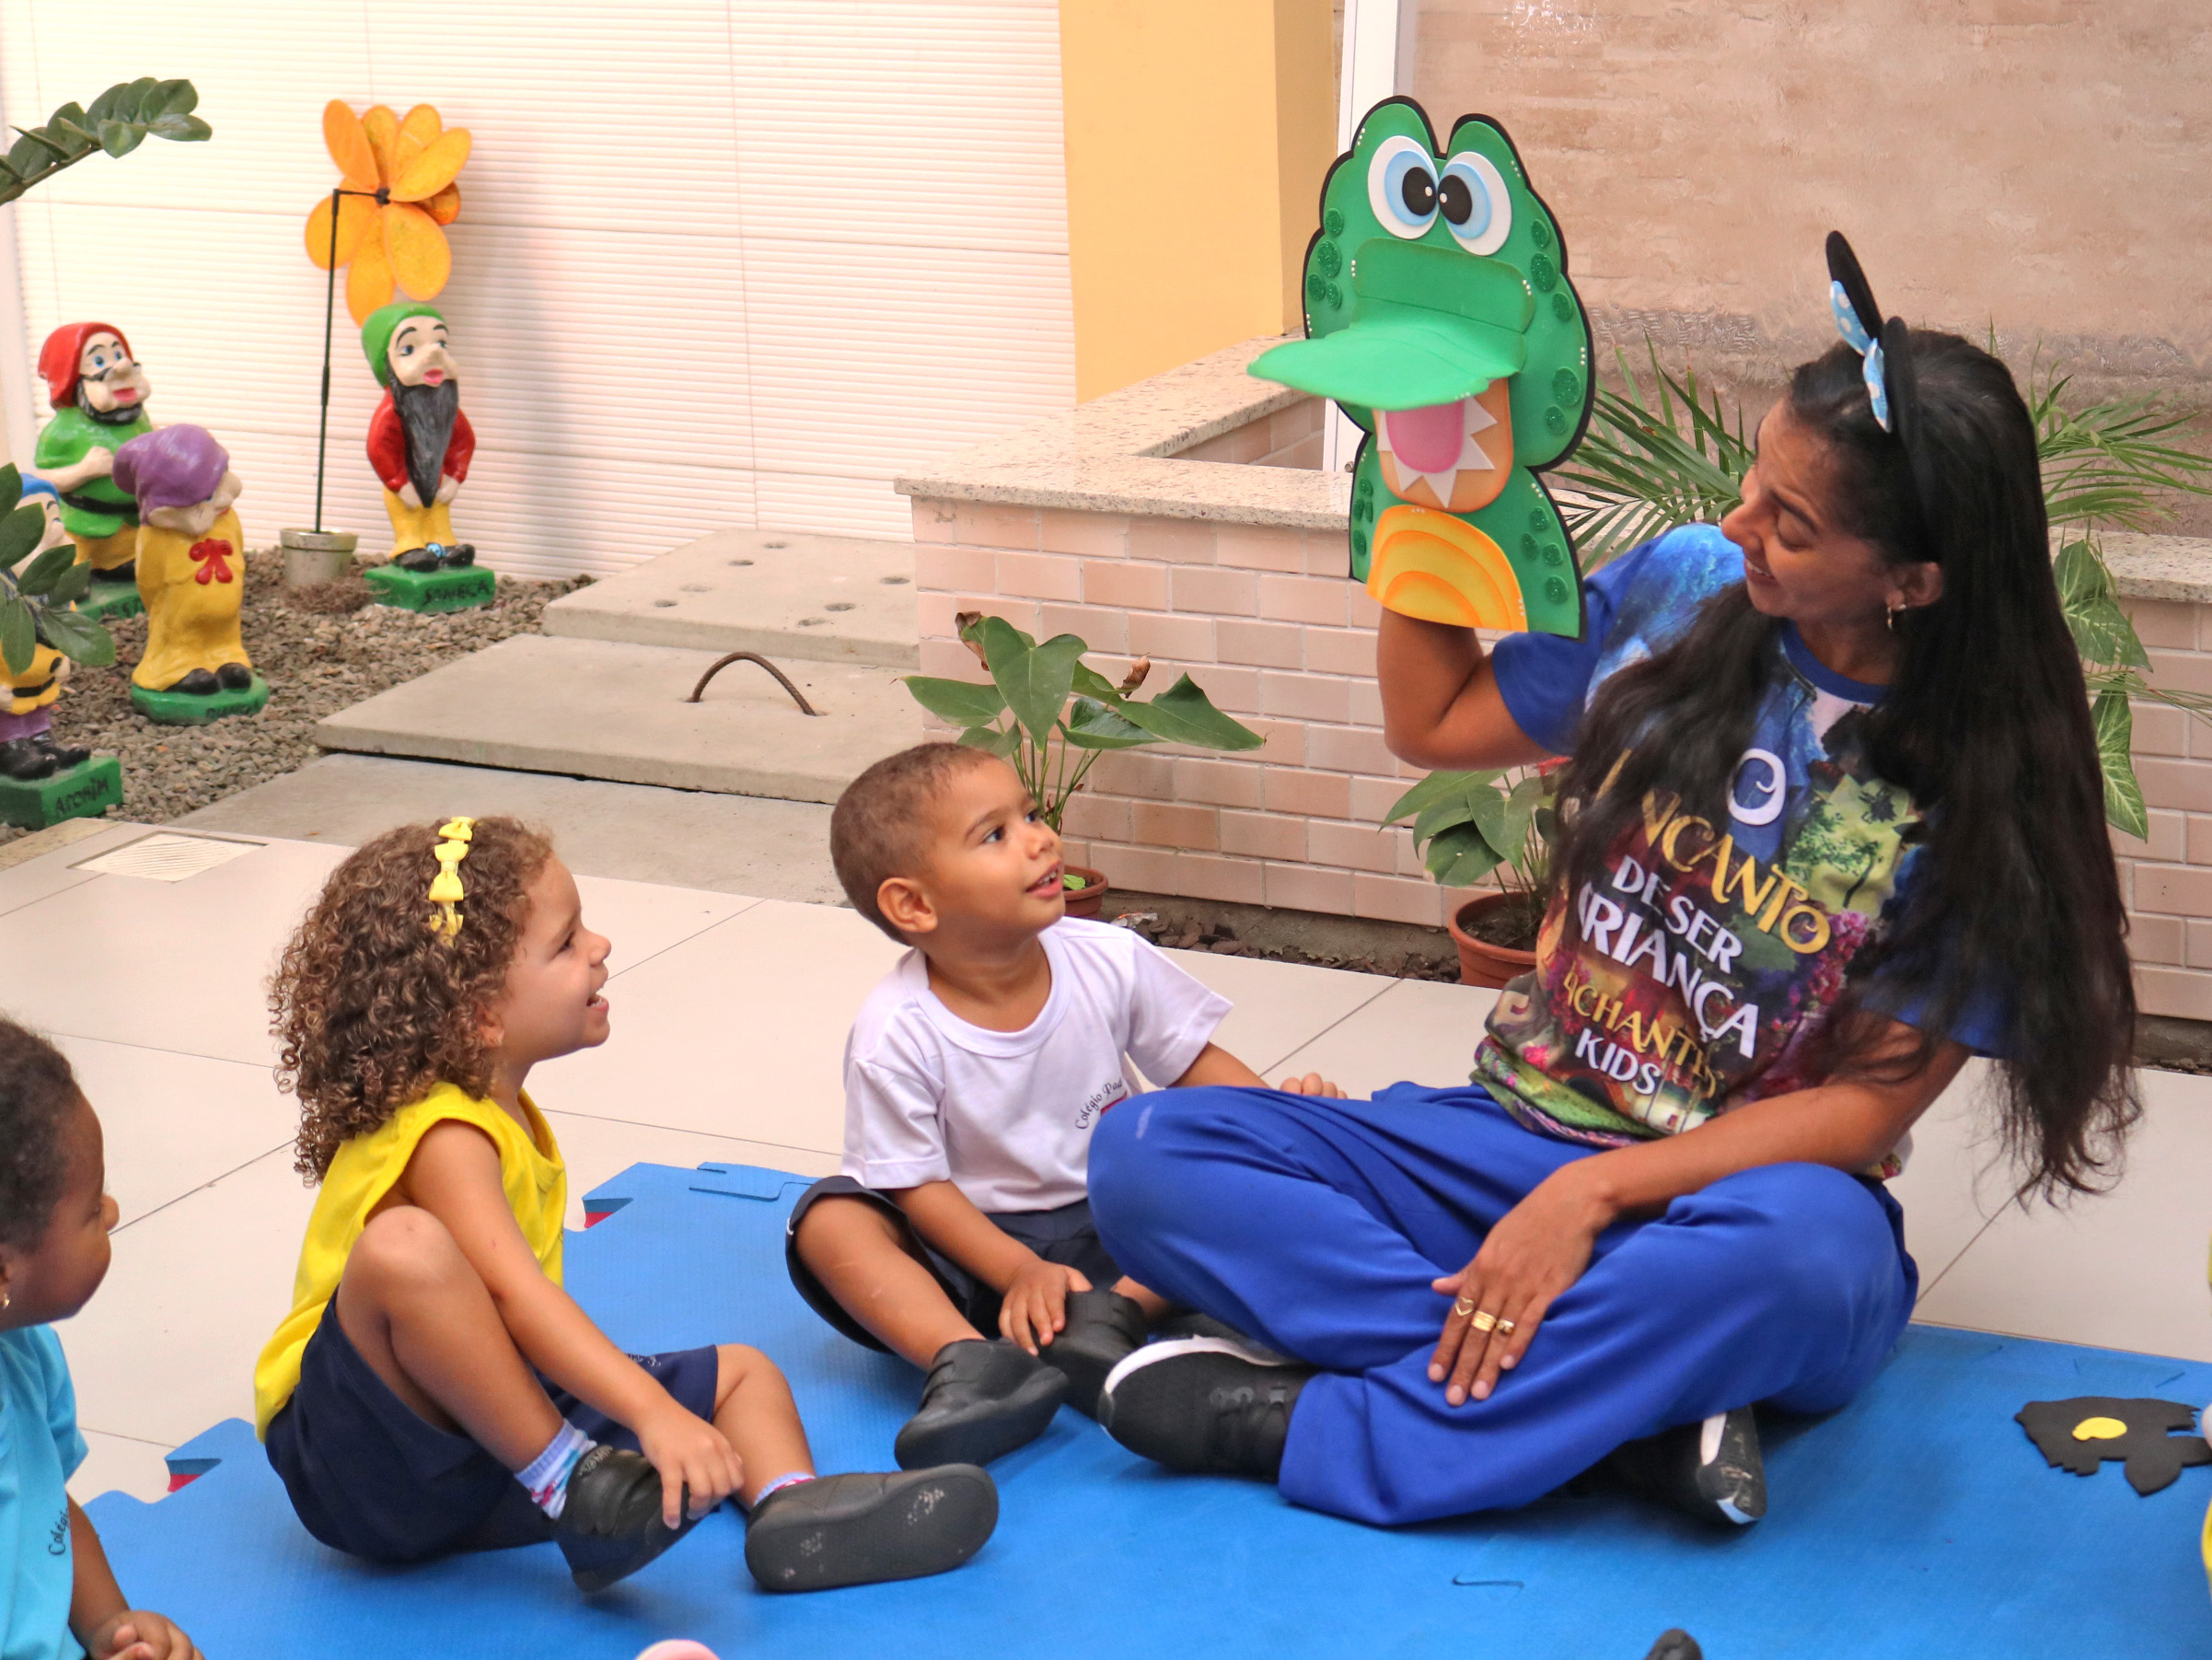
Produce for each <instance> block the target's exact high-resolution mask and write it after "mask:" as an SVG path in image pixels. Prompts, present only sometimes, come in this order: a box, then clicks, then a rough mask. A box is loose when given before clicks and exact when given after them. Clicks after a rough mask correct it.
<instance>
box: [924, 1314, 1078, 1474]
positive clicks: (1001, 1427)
mask: <svg viewBox="0 0 2212 1660" xmlns="http://www.w3.org/2000/svg"><path fill="white" fill-rule="evenodd" d="M1067 1398H1068V1379H1067V1375H1066V1374H1065V1373H1062V1372H1060V1371H1057V1370H1055V1369H1054V1368H1053V1367H1051V1366H1048V1365H1047V1364H1045V1363H1044V1362H1043V1361H1041V1360H1038V1359H1037V1358H1036V1357H1035V1356H1034V1355H1031V1354H1029V1353H1027V1352H1025V1351H1023V1350H1021V1349H1017V1348H1015V1347H1014V1346H1013V1344H1012V1343H1010V1342H1008V1341H1006V1340H1005V1339H1004V1338H995V1339H993V1340H991V1341H989V1342H986V1341H983V1340H982V1339H980V1338H972V1337H971V1338H967V1339H964V1340H963V1341H959V1342H956V1343H947V1344H945V1345H944V1348H942V1349H940V1350H938V1351H937V1358H936V1360H935V1361H934V1362H933V1363H932V1364H931V1366H930V1375H929V1376H928V1377H927V1378H926V1379H924V1380H923V1382H922V1386H921V1408H920V1410H917V1411H916V1412H915V1414H914V1415H913V1417H911V1418H909V1419H908V1420H907V1422H906V1424H905V1427H904V1428H902V1429H901V1430H900V1431H899V1432H898V1440H897V1441H895V1442H893V1443H892V1445H891V1451H892V1456H893V1457H896V1458H897V1459H898V1468H901V1469H925V1468H930V1467H932V1466H934V1465H940V1464H989V1463H990V1461H991V1460H992V1459H994V1458H1002V1457H1005V1456H1006V1455H1007V1454H1008V1453H1011V1452H1012V1451H1013V1450H1014V1448H1016V1447H1017V1446H1027V1445H1029V1444H1030V1443H1031V1442H1032V1441H1035V1440H1036V1439H1037V1437H1038V1436H1039V1435H1041V1434H1044V1433H1045V1426H1046V1425H1047V1424H1048V1423H1050V1422H1052V1414H1053V1413H1055V1412H1057V1411H1059V1410H1060V1402H1061V1401H1063V1400H1065V1399H1067Z"/></svg>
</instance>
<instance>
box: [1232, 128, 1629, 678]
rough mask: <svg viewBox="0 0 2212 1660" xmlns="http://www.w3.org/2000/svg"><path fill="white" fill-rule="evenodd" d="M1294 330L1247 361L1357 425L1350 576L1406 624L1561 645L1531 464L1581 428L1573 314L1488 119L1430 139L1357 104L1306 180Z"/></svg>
mask: <svg viewBox="0 0 2212 1660" xmlns="http://www.w3.org/2000/svg"><path fill="white" fill-rule="evenodd" d="M1305 331H1306V338H1305V339H1304V340H1301V341H1292V342H1289V343H1287V344H1284V345H1280V346H1277V347H1275V348H1274V349H1273V350H1272V351H1269V352H1268V353H1265V354H1262V355H1261V356H1260V357H1259V358H1258V359H1257V361H1256V362H1255V363H1254V364H1253V365H1252V369H1251V372H1252V373H1253V374H1255V375H1257V376H1258V377H1260V378H1261V379H1263V380H1275V381H1280V382H1281V383H1282V384H1283V385H1285V386H1292V387H1296V388H1297V389H1299V390H1300V391H1304V392H1313V393H1315V394H1318V395H1319V396H1321V397H1325V398H1333V399H1334V400H1336V401H1337V403H1338V405H1339V406H1340V407H1341V408H1342V409H1343V411H1344V412H1345V414H1346V415H1348V416H1349V417H1350V418H1351V420H1352V421H1353V422H1355V423H1356V424H1358V425H1359V426H1360V427H1361V430H1362V431H1364V432H1365V433H1366V434H1367V437H1366V439H1365V441H1363V442H1362V443H1361V446H1360V459H1359V461H1358V464H1357V465H1356V466H1355V467H1354V469H1353V472H1352V507H1351V571H1352V575H1353V576H1354V577H1356V578H1358V579H1360V580H1362V581H1364V582H1365V583H1366V585H1367V591H1368V592H1369V593H1371V594H1372V595H1373V596H1374V597H1375V598H1376V599H1377V600H1379V601H1380V602H1381V603H1382V604H1383V605H1384V606H1385V607H1386V608H1388V609H1391V610H1394V611H1399V612H1402V613H1404V614H1405V615H1407V616H1409V617H1421V618H1426V619H1428V620H1430V621H1436V622H1452V623H1458V624H1462V625H1466V626H1473V627H1479V628H1494V629H1507V630H1515V631H1525V632H1533V633H1551V634H1566V635H1569V636H1580V635H1581V632H1582V596H1581V582H1580V581H1579V580H1577V575H1576V571H1575V562H1574V542H1573V540H1572V539H1571V538H1569V535H1568V533H1567V526H1566V524H1565V522H1564V521H1563V520H1562V519H1561V518H1560V517H1559V510H1558V507H1557V506H1555V505H1553V503H1552V499H1551V495H1550V493H1549V492H1547V491H1546V489H1545V488H1544V483H1543V481H1542V480H1540V479H1539V478H1537V476H1536V471H1537V470H1538V469H1540V468H1546V467H1551V466H1555V465H1557V464H1558V462H1559V461H1560V460H1561V459H1563V458H1564V457H1565V456H1566V455H1567V453H1568V452H1569V450H1571V449H1572V448H1573V447H1575V445H1576V444H1577V443H1578V442H1579V441H1580V440H1581V436H1582V428H1583V426H1584V425H1585V424H1587V423H1588V421H1589V419H1590V406H1591V402H1592V398H1593V397H1594V395H1595V392H1594V389H1593V387H1592V380H1591V373H1590V324H1589V321H1588V319H1586V318H1585V317H1584V316H1583V314H1582V308H1581V302H1580V301H1579V300H1578V299H1577V298H1576V296H1575V291H1574V284H1571V283H1569V281H1568V280H1567V242H1566V239H1565V238H1563V237H1561V236H1560V234H1559V227H1558V224H1557V223H1555V222H1554V220H1553V219H1552V216H1551V211H1550V210H1549V209H1548V208H1546V206H1545V205H1544V200H1543V198H1542V197H1540V196H1538V195H1537V194H1536V192H1535V191H1534V190H1533V189H1531V188H1530V186H1529V182H1528V175H1527V173H1526V171H1525V170H1524V169H1523V167H1522V165H1521V156H1520V153H1519V152H1518V151H1516V150H1515V149H1514V148H1513V141H1512V140H1511V139H1510V138H1508V137H1507V136H1506V133H1505V129H1504V128H1503V127H1501V126H1500V125H1499V124H1498V123H1497V122H1494V121H1491V120H1490V119H1488V117H1487V116H1481V115H1469V116H1464V117H1462V118H1461V120H1460V122H1459V123H1458V124H1457V125H1456V126H1454V127H1453V129H1452V142H1451V144H1450V145H1449V146H1448V147H1447V148H1445V149H1442V150H1439V149H1438V148H1437V144H1436V138H1435V135H1434V132H1433V129H1431V128H1430V124H1429V117H1428V116H1427V115H1426V114H1425V113H1424V112H1423V111H1422V110H1421V107H1420V106H1419V104H1417V103H1415V102H1414V101H1413V100H1412V99H1406V98H1394V99H1384V101H1383V102H1382V103H1379V104H1377V105H1376V106H1375V107H1374V108H1373V109H1372V110H1369V111H1368V112H1367V116H1366V119H1365V120H1363V121H1362V122H1361V123H1360V132H1359V136H1358V137H1357V138H1355V139H1354V140H1353V142H1352V147H1351V149H1350V150H1349V152H1348V153H1347V154H1345V155H1343V156H1339V157H1338V158H1337V162H1336V165H1335V166H1334V167H1332V168H1330V169H1329V174H1328V178H1327V180H1326V181H1325V182H1324V183H1323V185H1322V187H1321V228H1320V229H1319V230H1317V231H1315V232H1314V239H1313V242H1312V243H1311V244H1310V245H1309V246H1308V247H1307V249H1306V256H1305Z"/></svg>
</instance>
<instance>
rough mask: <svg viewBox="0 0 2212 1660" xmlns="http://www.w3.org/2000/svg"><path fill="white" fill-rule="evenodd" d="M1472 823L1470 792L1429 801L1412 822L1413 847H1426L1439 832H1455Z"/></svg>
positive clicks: (1457, 793)
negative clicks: (1460, 827)
mask: <svg viewBox="0 0 2212 1660" xmlns="http://www.w3.org/2000/svg"><path fill="white" fill-rule="evenodd" d="M1474 822H1475V804H1474V801H1473V800H1472V799H1471V792H1469V791H1467V790H1455V791H1453V793H1452V794H1451V795H1446V796H1444V797H1443V798H1442V800H1441V801H1431V802H1430V804H1429V805H1428V806H1427V807H1423V808H1422V809H1421V812H1420V817H1419V818H1416V819H1415V820H1414V821H1413V845H1414V846H1415V847H1417V848H1418V847H1426V846H1427V845H1428V844H1429V843H1430V842H1432V841H1433V840H1435V838H1436V837H1437V835H1438V834H1439V833H1440V832H1441V831H1443V830H1456V829H1457V828H1458V827H1459V826H1461V825H1463V824H1473V823H1474ZM1477 833H1479V830H1478V831H1477Z"/></svg>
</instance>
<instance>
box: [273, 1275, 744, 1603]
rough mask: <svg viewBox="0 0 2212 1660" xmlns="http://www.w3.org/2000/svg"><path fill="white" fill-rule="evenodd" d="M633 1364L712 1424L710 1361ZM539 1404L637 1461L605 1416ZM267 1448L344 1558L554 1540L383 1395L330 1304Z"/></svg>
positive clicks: (462, 1447) (460, 1448) (302, 1509)
mask: <svg viewBox="0 0 2212 1660" xmlns="http://www.w3.org/2000/svg"><path fill="white" fill-rule="evenodd" d="M631 1359H632V1360H634V1361H636V1362H637V1364H639V1365H641V1366H643V1367H644V1368H645V1370H646V1371H647V1372H649V1373H651V1374H652V1375H653V1376H654V1380H655V1381H656V1382H658V1383H659V1384H660V1386H661V1387H663V1388H665V1389H666V1390H667V1391H668V1393H669V1394H671V1395H673V1396H674V1397H675V1398H676V1399H677V1401H679V1402H680V1403H682V1405H683V1406H684V1407H685V1408H687V1409H688V1410H690V1411H693V1412H696V1413H697V1414H698V1415H699V1416H700V1417H701V1418H705V1419H709V1420H712V1418H713V1416H714V1388H715V1383H716V1381H717V1378H718V1376H719V1374H720V1360H719V1357H718V1356H717V1355H716V1353H715V1351H714V1350H712V1348H708V1349H682V1350H678V1351H677V1352H674V1353H672V1354H635V1355H632V1356H631ZM539 1381H540V1382H543V1381H544V1380H543V1379H542V1378H540V1380H539ZM546 1393H547V1395H549V1396H550V1397H551V1399H552V1402H553V1410H555V1411H557V1412H559V1413H560V1414H561V1415H562V1417H563V1418H565V1419H567V1420H568V1421H569V1422H571V1423H573V1424H574V1425H575V1426H576V1427H577V1428H578V1429H579V1430H582V1431H583V1432H584V1433H585V1434H586V1435H589V1436H590V1437H591V1438H592V1439H593V1440H594V1441H603V1442H606V1443H608V1445H614V1446H620V1447H624V1448H627V1449H628V1450H629V1451H631V1452H636V1451H637V1450H638V1438H637V1437H636V1436H635V1435H633V1434H631V1433H630V1431H628V1430H627V1429H625V1428H623V1426H622V1425H620V1424H619V1423H617V1422H614V1420H613V1419H611V1418H609V1417H608V1416H607V1415H606V1414H605V1413H604V1412H599V1411H595V1410H593V1409H592V1408H590V1407H587V1406H585V1404H584V1403H583V1402H582V1401H580V1400H578V1399H576V1398H575V1397H574V1396H573V1395H571V1394H570V1393H568V1391H567V1390H565V1389H559V1388H555V1387H553V1386H552V1385H551V1384H550V1383H549V1384H547V1385H546ZM268 1446H269V1462H270V1464H271V1465H272V1467H273V1468H275V1470H276V1473H277V1475H278V1476H279V1477H281V1478H282V1479H283V1480H284V1491H285V1492H288V1493H289V1494H291V1495H292V1508H293V1509H294V1510H295V1511H296V1512H297V1513H298V1515H299V1519H300V1522H301V1524H302V1525H303V1526H304V1527H306V1528H307V1531H308V1532H309V1533H311V1534H313V1535H314V1536H315V1537H316V1538H318V1539H320V1540H321V1541H322V1542H323V1543H324V1544H326V1545H328V1546H330V1548H331V1549H332V1550H343V1551H345V1552H346V1553H347V1554H348V1555H350V1556H360V1557H366V1558H367V1559H368V1560H369V1561H379V1562H411V1561H421V1560H422V1559H423V1558H424V1557H429V1556H443V1555H445V1554H446V1553H447V1552H449V1551H455V1550H506V1549H508V1548H509V1547H511V1546H515V1545H535V1544H538V1543H539V1542H540V1541H542V1540H545V1539H549V1538H552V1537H553V1524H552V1522H551V1521H550V1520H549V1519H548V1517H547V1516H546V1514H545V1512H543V1511H542V1510H540V1509H539V1508H538V1506H537V1505H536V1504H535V1503H532V1502H531V1499H530V1495H529V1493H528V1492H526V1491H525V1490H524V1488H523V1485H522V1483H521V1482H520V1481H517V1480H515V1472H514V1471H512V1470H510V1469H509V1468H507V1467H506V1466H505V1465H504V1464H502V1463H501V1462H500V1461H499V1460H498V1459H497V1458H494V1457H492V1455H491V1454H490V1453H488V1452H486V1451H485V1450H484V1449H483V1448H482V1447H481V1446H479V1445H477V1444H476V1443H475V1442H474V1441H471V1440H470V1439H469V1437H468V1436H466V1435H462V1434H454V1433H451V1432H449V1431H446V1430H442V1429H440V1428H438V1427H437V1425H435V1424H434V1423H431V1422H427V1421H426V1420H424V1419H423V1418H422V1417H420V1416H418V1415H417V1413H416V1412H415V1410H414V1409H413V1408H412V1407H411V1406H409V1405H408V1404H407V1403H406V1402H405V1401H404V1400H401V1399H400V1398H399V1397H398V1396H397V1395H395V1394H393V1393H392V1390H391V1386H390V1385H388V1384H387V1383H386V1382H385V1381H384V1379H382V1378H381V1377H378V1376H376V1372H375V1371H374V1370H373V1369H372V1368H371V1367H370V1365H369V1364H368V1362H366V1361H365V1360H364V1359H362V1358H361V1352H360V1351H359V1350H357V1349H355V1348H354V1347H353V1340H352V1339H351V1338H349V1337H347V1336H346V1334H345V1328H344V1327H343V1326H342V1325H341V1324H340V1323H339V1319H338V1308H337V1302H336V1299H335V1298H333V1299H332V1300H331V1302H330V1304H329V1305H328V1306H325V1307H324V1309H323V1311H322V1323H321V1324H320V1325H319V1326H318V1327H316V1329H315V1334H314V1335H313V1336H312V1337H310V1338H308V1340H307V1351H306V1352H305V1353H303V1354H302V1355H301V1356H300V1364H299V1387H298V1388H296V1389H295V1390H294V1391H293V1392H292V1399H290V1400H289V1401H287V1402H286V1403H285V1404H284V1409H283V1410H281V1411H279V1412H278V1413H277V1415H276V1416H275V1418H274V1419H272V1421H271V1422H270V1424H269V1436H268Z"/></svg>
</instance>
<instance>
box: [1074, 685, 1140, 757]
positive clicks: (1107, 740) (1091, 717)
mask: <svg viewBox="0 0 2212 1660" xmlns="http://www.w3.org/2000/svg"><path fill="white" fill-rule="evenodd" d="M1060 736H1061V737H1065V738H1066V739H1067V740H1068V741H1069V742H1070V743H1071V744H1073V745H1074V746H1075V747H1076V748H1077V749H1135V748H1136V747H1137V746H1138V745H1139V744H1156V743H1158V742H1159V741H1160V740H1159V739H1158V738H1156V737H1153V736H1152V734H1151V733H1149V732H1147V731H1145V730H1144V728H1143V727H1141V726H1135V725H1133V724H1132V723H1130V722H1129V721H1126V720H1123V719H1122V718H1121V716H1120V715H1118V714H1115V713H1114V711H1113V710H1111V709H1109V708H1107V707H1106V705H1105V704H1104V703H1102V702H1099V701H1098V700H1097V699H1096V698H1087V697H1079V698H1077V699H1076V700H1075V702H1073V703H1071V704H1070V705H1069V709H1068V718H1067V720H1066V721H1065V722H1063V723H1062V724H1061V726H1060Z"/></svg>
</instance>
